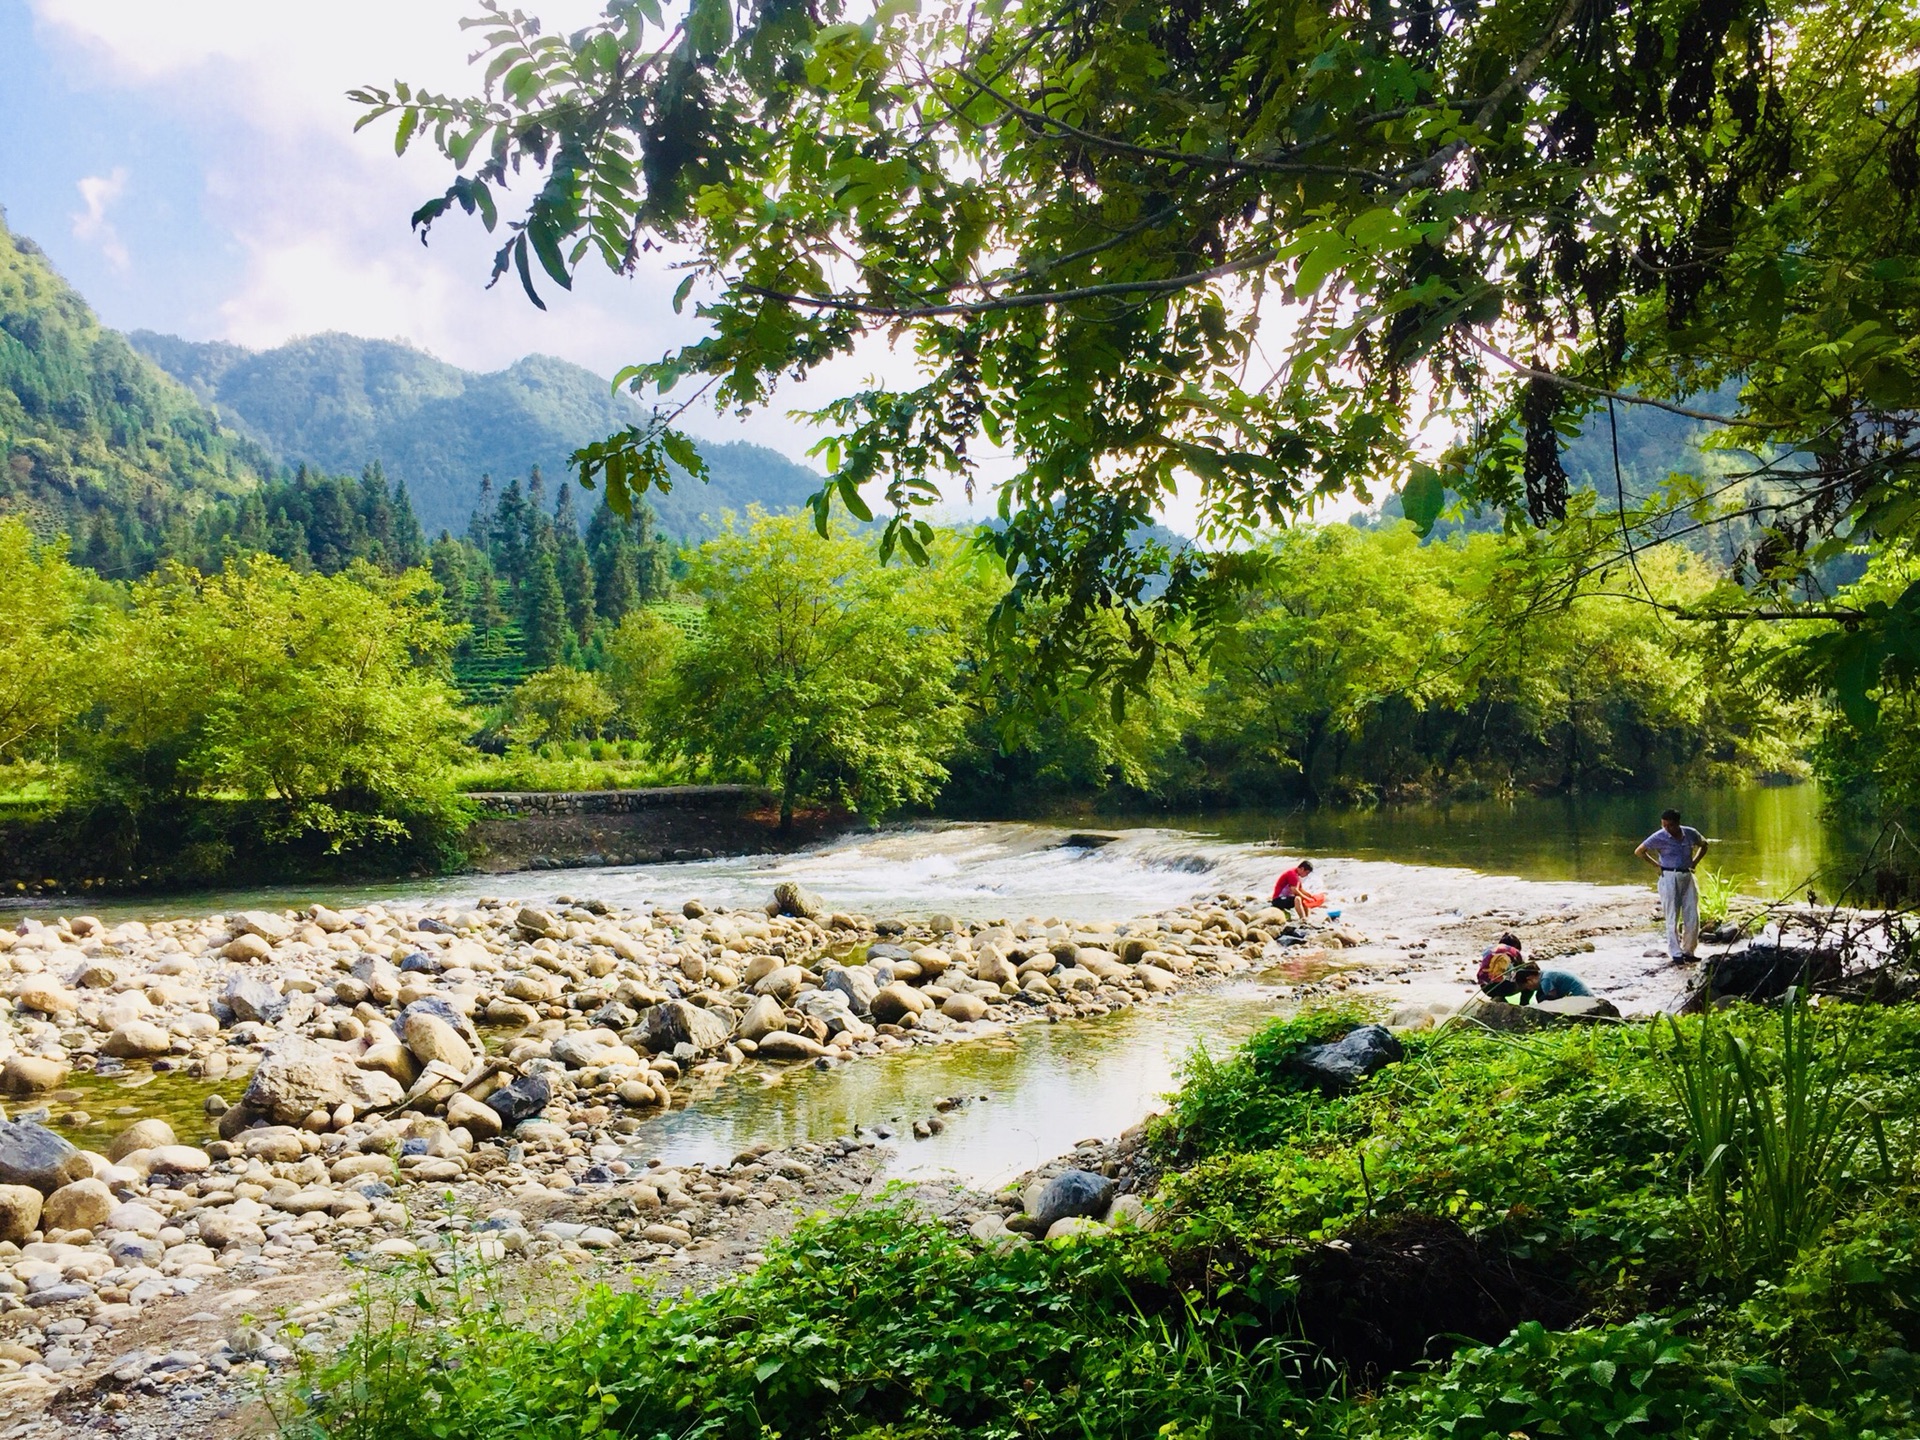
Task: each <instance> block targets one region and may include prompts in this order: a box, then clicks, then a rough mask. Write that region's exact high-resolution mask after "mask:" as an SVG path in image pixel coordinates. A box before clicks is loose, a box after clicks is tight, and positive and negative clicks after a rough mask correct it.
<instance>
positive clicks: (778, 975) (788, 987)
mask: <svg viewBox="0 0 1920 1440" xmlns="http://www.w3.org/2000/svg"><path fill="white" fill-rule="evenodd" d="M805 983H806V977H805V976H804V975H803V974H802V973H801V970H800V967H799V966H798V965H782V966H780V967H779V968H778V969H776V970H774V971H772V972H771V973H770V974H767V975H765V976H763V977H762V978H761V980H760V982H759V983H758V984H757V985H755V986H754V987H753V989H754V993H755V994H758V995H768V996H771V997H773V998H774V999H775V1000H778V1001H781V1002H782V1003H785V1002H788V1001H791V1000H792V999H793V997H794V996H796V995H798V994H799V993H800V987H801V986H802V985H803V984H805Z"/></svg>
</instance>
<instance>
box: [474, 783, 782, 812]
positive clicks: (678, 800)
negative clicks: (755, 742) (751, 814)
mask: <svg viewBox="0 0 1920 1440" xmlns="http://www.w3.org/2000/svg"><path fill="white" fill-rule="evenodd" d="M467 798H468V799H469V800H472V801H475V802H477V803H478V804H479V806H480V808H481V810H482V811H484V812H485V813H486V814H487V815H628V814H632V813H634V812H636V811H641V810H713V811H721V810H726V809H728V808H731V809H734V810H760V809H765V808H766V807H767V806H768V805H771V804H772V803H773V792H772V791H771V790H767V789H764V788H762V787H760V786H758V785H659V786H655V787H653V788H651V789H647V790H544V791H524V792H522V791H508V790H479V791H475V792H474V793H473V794H471V795H469V796H467Z"/></svg>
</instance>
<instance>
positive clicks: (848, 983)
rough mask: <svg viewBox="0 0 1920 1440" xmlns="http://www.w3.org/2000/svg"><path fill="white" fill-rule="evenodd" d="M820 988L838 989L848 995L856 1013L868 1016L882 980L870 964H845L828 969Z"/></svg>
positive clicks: (850, 1004) (851, 1006) (848, 1003)
mask: <svg viewBox="0 0 1920 1440" xmlns="http://www.w3.org/2000/svg"><path fill="white" fill-rule="evenodd" d="M820 988H821V989H823V990H836V991H838V992H839V993H840V994H842V995H844V996H846V997H847V1005H848V1007H849V1008H851V1009H852V1011H853V1013H854V1014H855V1015H859V1016H866V1015H869V1014H871V1013H872V1012H873V997H874V996H875V995H878V994H879V993H880V981H879V979H878V978H877V977H876V976H875V975H874V973H873V969H872V967H870V966H867V965H844V966H838V967H836V968H834V969H832V970H829V971H827V973H826V975H825V976H823V977H822V978H821V981H820Z"/></svg>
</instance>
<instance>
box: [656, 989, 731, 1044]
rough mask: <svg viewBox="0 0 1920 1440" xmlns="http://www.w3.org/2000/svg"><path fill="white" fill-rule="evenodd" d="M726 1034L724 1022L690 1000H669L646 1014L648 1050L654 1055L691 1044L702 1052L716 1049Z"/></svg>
mask: <svg viewBox="0 0 1920 1440" xmlns="http://www.w3.org/2000/svg"><path fill="white" fill-rule="evenodd" d="M729 1033H730V1027H729V1026H728V1024H727V1022H726V1021H725V1020H722V1019H721V1018H720V1017H719V1016H718V1015H715V1014H714V1013H713V1012H712V1011H711V1010H703V1009H701V1008H700V1007H699V1006H698V1005H695V1004H694V1003H693V1002H692V1001H691V1000H669V1001H667V1002H666V1003H665V1004H662V1005H656V1006H654V1007H653V1009H651V1010H649V1011H648V1012H647V1048H648V1049H649V1050H652V1051H654V1052H655V1053H656V1054H658V1053H662V1052H665V1051H669V1050H672V1049H673V1048H674V1047H675V1046H676V1045H691V1046H693V1048H694V1049H696V1050H699V1051H702V1052H705V1051H708V1050H718V1049H719V1048H720V1047H721V1046H723V1045H725V1044H726V1043H727V1037H728V1035H729Z"/></svg>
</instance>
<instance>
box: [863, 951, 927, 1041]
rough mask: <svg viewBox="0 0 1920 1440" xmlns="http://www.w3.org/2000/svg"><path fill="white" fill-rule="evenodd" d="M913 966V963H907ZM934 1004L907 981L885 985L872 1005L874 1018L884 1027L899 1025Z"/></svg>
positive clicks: (876, 993)
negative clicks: (908, 1016)
mask: <svg viewBox="0 0 1920 1440" xmlns="http://www.w3.org/2000/svg"><path fill="white" fill-rule="evenodd" d="M905 963H907V964H911V963H912V962H911V961H907V962H905ZM932 1004H933V1002H932V1001H930V1000H929V999H927V997H926V996H924V995H922V994H921V993H920V992H919V991H918V990H916V989H914V988H913V987H912V986H911V985H909V984H907V983H906V982H905V981H902V980H896V981H894V982H893V983H892V984H891V985H883V986H881V987H880V989H879V990H878V991H877V992H875V994H874V997H873V1002H872V1004H871V1005H870V1006H869V1007H868V1008H869V1009H871V1010H872V1011H873V1018H874V1019H875V1020H878V1021H879V1022H880V1023H881V1024H882V1025H897V1024H899V1023H900V1021H901V1019H902V1018H903V1017H904V1016H907V1015H918V1014H919V1013H920V1012H921V1011H923V1010H926V1009H928V1008H930V1007H931V1006H932Z"/></svg>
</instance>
